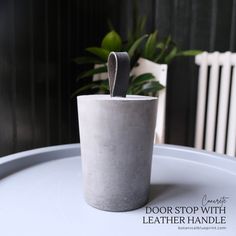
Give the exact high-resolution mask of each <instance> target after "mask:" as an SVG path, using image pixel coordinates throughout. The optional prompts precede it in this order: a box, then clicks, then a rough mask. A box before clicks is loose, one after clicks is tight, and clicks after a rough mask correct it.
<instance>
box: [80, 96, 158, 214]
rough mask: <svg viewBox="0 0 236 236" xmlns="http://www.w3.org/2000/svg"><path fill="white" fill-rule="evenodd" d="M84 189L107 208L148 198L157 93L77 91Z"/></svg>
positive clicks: (128, 206)
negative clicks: (115, 94)
mask: <svg viewBox="0 0 236 236" xmlns="http://www.w3.org/2000/svg"><path fill="white" fill-rule="evenodd" d="M77 101H78V115H79V127H80V141H81V155H82V172H83V186H84V195H85V199H86V201H87V203H88V204H89V205H91V206H93V207H95V208H98V209H101V210H107V211H128V210H132V209H136V208H138V207H141V206H143V205H145V204H146V203H147V201H148V195H149V186H150V173H151V160H152V150H153V137H154V129H155V122H156V109H157V98H153V97H145V96H127V97H126V98H120V97H110V96H109V95H88V96H79V97H78V98H77Z"/></svg>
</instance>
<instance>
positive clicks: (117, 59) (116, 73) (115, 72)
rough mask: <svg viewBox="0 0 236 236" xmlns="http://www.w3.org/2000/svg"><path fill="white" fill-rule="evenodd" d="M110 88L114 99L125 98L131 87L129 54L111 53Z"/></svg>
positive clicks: (109, 61)
mask: <svg viewBox="0 0 236 236" xmlns="http://www.w3.org/2000/svg"><path fill="white" fill-rule="evenodd" d="M107 64H108V78H109V88H110V94H111V96H112V97H125V96H126V93H127V90H128V86H129V73H130V62H129V55H128V53H127V52H111V53H110V54H109V57H108V63H107Z"/></svg>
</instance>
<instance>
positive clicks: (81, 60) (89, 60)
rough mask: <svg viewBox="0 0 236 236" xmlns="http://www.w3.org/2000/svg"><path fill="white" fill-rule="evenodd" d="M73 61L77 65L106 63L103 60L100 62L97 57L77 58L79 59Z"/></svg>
mask: <svg viewBox="0 0 236 236" xmlns="http://www.w3.org/2000/svg"><path fill="white" fill-rule="evenodd" d="M73 61H74V62H75V63H76V64H79V65H81V64H101V63H104V62H103V61H102V60H99V59H97V58H95V57H77V58H74V59H73Z"/></svg>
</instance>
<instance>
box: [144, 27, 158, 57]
mask: <svg viewBox="0 0 236 236" xmlns="http://www.w3.org/2000/svg"><path fill="white" fill-rule="evenodd" d="M156 44H157V31H155V32H154V33H152V34H150V35H149V37H148V39H147V42H146V44H145V47H144V51H143V57H144V58H147V59H149V60H152V59H153V56H154V55H155V50H156Z"/></svg>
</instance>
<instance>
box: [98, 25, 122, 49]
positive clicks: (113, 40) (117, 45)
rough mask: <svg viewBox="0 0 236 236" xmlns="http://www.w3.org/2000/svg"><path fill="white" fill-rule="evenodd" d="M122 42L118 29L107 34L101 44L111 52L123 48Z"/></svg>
mask: <svg viewBox="0 0 236 236" xmlns="http://www.w3.org/2000/svg"><path fill="white" fill-rule="evenodd" d="M121 44H122V40H121V37H120V35H119V34H118V33H117V32H116V31H114V30H112V31H110V32H109V33H108V34H106V35H105V37H104V38H103V40H102V44H101V46H102V48H103V49H105V50H108V51H109V52H111V51H115V52H118V51H120V50H121Z"/></svg>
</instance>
